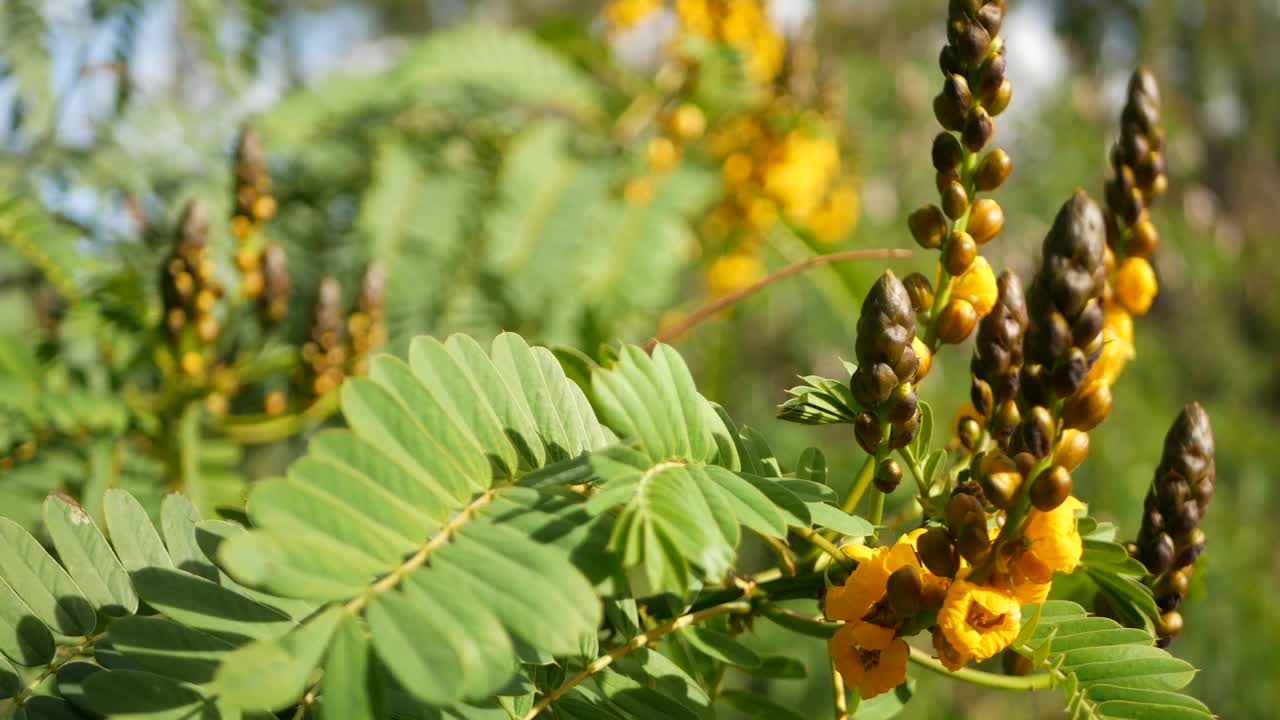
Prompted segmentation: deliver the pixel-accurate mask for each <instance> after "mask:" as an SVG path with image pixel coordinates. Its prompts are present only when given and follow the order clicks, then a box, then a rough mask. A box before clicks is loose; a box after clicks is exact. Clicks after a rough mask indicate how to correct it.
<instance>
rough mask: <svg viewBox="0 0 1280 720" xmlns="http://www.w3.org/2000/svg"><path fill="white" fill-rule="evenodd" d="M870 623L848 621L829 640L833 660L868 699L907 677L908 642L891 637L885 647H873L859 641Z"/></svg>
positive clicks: (849, 683)
mask: <svg viewBox="0 0 1280 720" xmlns="http://www.w3.org/2000/svg"><path fill="white" fill-rule="evenodd" d="M868 624H869V623H846V624H845V625H844V626H843V627H841V628H840V629H839V630H837V631H836V634H835V635H833V636H831V639H830V640H829V641H828V642H827V651H828V652H829V653H830V655H831V660H832V662H833V663H834V664H835V666H836V670H837V671H839V672H840V676H841V677H843V678H844V681H845V684H846V685H848V686H850V687H852V688H855V689H856V690H857V691H858V695H859V696H860V697H861V698H862V699H864V700H869V699H871V698H873V697H875V696H877V695H879V694H881V693H885V692H888V691H889V690H892V689H894V688H896V687H898V686H899V685H901V684H902V683H903V682H904V681H905V680H906V679H907V653H908V650H907V644H906V642H904V641H903V640H902V639H901V638H893V639H890V640H889V642H888V643H887V645H886V646H885V647H884V648H883V649H871V648H867V647H863V646H861V645H860V644H859V643H858V637H859V636H861V635H862V634H863V633H865V632H866V628H864V627H863V626H865V625H868Z"/></svg>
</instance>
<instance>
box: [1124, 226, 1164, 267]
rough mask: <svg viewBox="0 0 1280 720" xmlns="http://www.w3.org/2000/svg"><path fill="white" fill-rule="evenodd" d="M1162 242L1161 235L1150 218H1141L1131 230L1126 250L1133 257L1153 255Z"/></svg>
mask: <svg viewBox="0 0 1280 720" xmlns="http://www.w3.org/2000/svg"><path fill="white" fill-rule="evenodd" d="M1159 243H1160V235H1159V233H1158V232H1157V231H1156V226H1155V225H1154V224H1152V222H1151V221H1150V220H1139V221H1138V222H1137V223H1135V224H1134V226H1133V228H1132V229H1131V230H1130V232H1129V243H1128V245H1126V246H1125V252H1126V253H1128V254H1129V255H1131V256H1133V257H1142V258H1146V257H1151V255H1152V254H1153V253H1155V251H1156V245H1158V244H1159Z"/></svg>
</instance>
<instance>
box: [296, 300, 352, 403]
mask: <svg viewBox="0 0 1280 720" xmlns="http://www.w3.org/2000/svg"><path fill="white" fill-rule="evenodd" d="M342 315H343V313H342V285H340V284H339V283H338V279H337V278H335V277H333V276H331V275H326V276H325V277H324V278H322V279H321V280H320V287H319V289H318V290H317V291H316V304H315V315H314V317H313V319H312V322H311V332H310V339H309V340H307V342H306V343H305V344H303V346H302V360H303V362H304V363H306V371H307V376H308V386H307V387H306V388H305V391H306V392H307V393H309V394H310V395H311V396H313V397H320V396H322V395H325V394H326V393H328V392H329V391H330V390H333V389H334V388H336V387H338V385H340V384H341V383H342V378H343V375H344V370H345V368H346V364H347V344H346V342H345V340H346V338H345V337H344V334H345V333H344V324H343V322H342Z"/></svg>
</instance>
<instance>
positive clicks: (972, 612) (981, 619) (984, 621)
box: [964, 603, 1005, 632]
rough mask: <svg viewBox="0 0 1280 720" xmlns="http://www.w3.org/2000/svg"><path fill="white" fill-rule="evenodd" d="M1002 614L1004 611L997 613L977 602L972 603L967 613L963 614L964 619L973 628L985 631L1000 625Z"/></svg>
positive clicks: (1002, 620)
mask: <svg viewBox="0 0 1280 720" xmlns="http://www.w3.org/2000/svg"><path fill="white" fill-rule="evenodd" d="M1004 616H1005V614H1004V613H1000V614H998V615H997V614H995V613H992V612H991V611H990V610H988V609H986V608H985V607H983V606H981V605H979V604H978V603H973V604H972V605H970V606H969V613H968V614H967V615H965V618H964V621H965V623H966V624H967V625H968V626H969V627H971V628H973V629H974V630H977V631H978V632H986V631H988V630H992V629H994V628H997V627H999V626H1000V625H1002V624H1003V623H1004Z"/></svg>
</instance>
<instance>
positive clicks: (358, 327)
mask: <svg viewBox="0 0 1280 720" xmlns="http://www.w3.org/2000/svg"><path fill="white" fill-rule="evenodd" d="M386 283H387V277H386V273H385V272H383V270H382V264H381V263H376V262H375V263H373V264H371V265H370V266H369V267H368V269H366V270H365V273H364V281H363V282H362V283H361V284H360V295H359V297H357V298H356V309H355V312H353V313H351V315H350V316H349V317H348V318H347V331H348V332H349V333H351V355H352V357H351V372H352V374H354V375H364V374H366V373H367V372H368V370H369V368H368V362H369V353H371V352H373V351H374V350H376V349H377V348H378V347H380V346H381V345H382V344H383V343H384V342H386V341H387V323H386V304H385V297H384V296H385V293H386Z"/></svg>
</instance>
